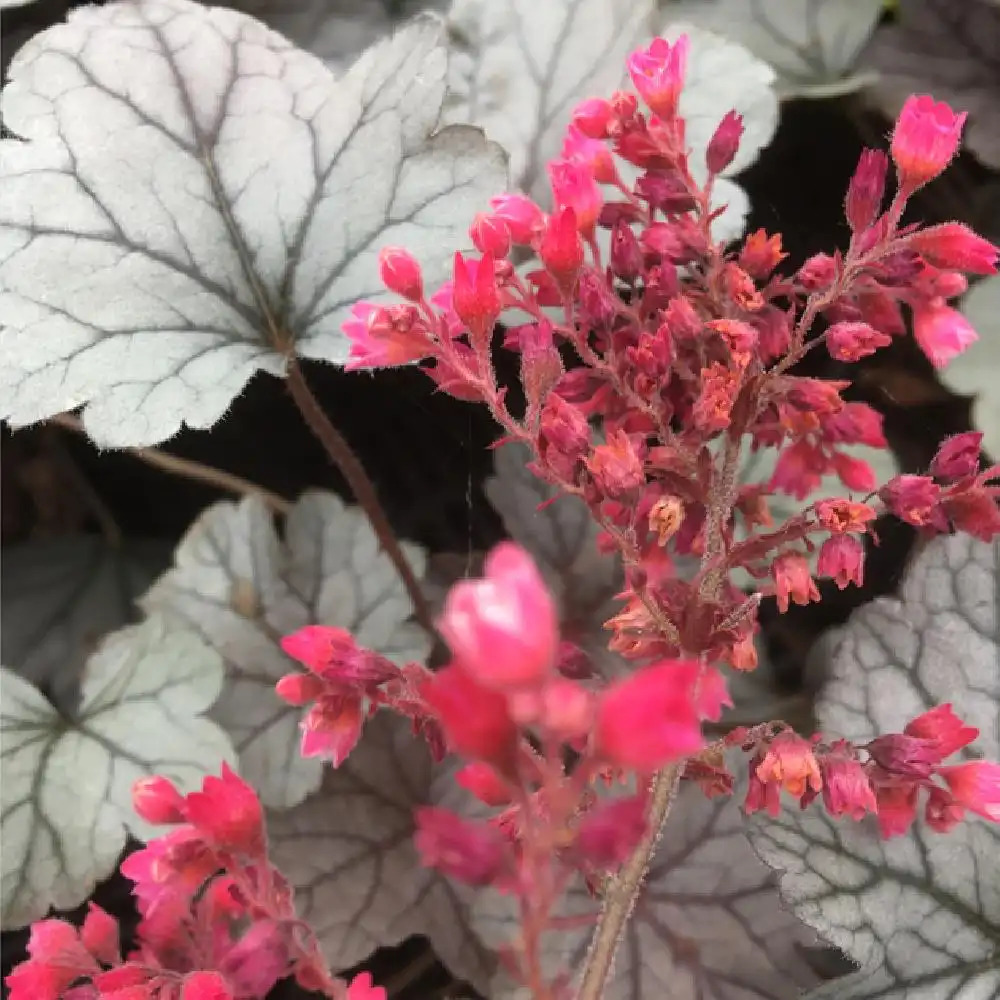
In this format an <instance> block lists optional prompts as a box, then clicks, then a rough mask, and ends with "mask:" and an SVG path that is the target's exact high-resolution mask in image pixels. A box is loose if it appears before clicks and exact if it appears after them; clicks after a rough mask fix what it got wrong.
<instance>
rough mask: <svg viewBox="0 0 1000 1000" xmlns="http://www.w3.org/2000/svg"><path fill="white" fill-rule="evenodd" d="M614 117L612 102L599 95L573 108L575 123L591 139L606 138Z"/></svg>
mask: <svg viewBox="0 0 1000 1000" xmlns="http://www.w3.org/2000/svg"><path fill="white" fill-rule="evenodd" d="M614 118H615V109H614V108H613V107H612V106H611V102H610V101H605V100H603V99H602V98H599V97H592V98H590V99H589V100H586V101H581V102H580V103H579V104H578V105H577V106H576V107H575V108H574V109H573V124H574V125H575V126H576V127H577V128H578V129H579V130H580V131H581V132H582V133H583V134H584V135H585V136H587V137H588V138H589V139H606V138H607V137H608V127H609V126H610V124H611V122H612V121H613V120H614Z"/></svg>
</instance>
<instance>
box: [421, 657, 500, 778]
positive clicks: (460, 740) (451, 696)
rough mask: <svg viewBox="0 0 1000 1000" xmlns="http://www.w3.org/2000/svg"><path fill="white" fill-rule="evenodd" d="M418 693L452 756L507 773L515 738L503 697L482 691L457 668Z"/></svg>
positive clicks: (447, 670)
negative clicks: (487, 763) (477, 761)
mask: <svg viewBox="0 0 1000 1000" xmlns="http://www.w3.org/2000/svg"><path fill="white" fill-rule="evenodd" d="M420 693H421V695H422V696H423V698H424V700H425V701H426V702H427V705H428V707H429V708H430V710H431V712H432V713H433V714H434V715H435V716H436V718H437V720H438V722H439V723H440V725H441V728H442V730H443V731H444V735H445V739H446V740H447V742H448V745H449V747H450V748H451V749H452V750H453V751H454V752H455V753H459V754H461V755H462V756H463V757H471V758H472V759H474V760H484V761H488V762H490V763H492V764H494V765H495V766H496V767H498V768H499V769H500V770H501V771H506V770H507V768H508V767H509V765H510V762H511V759H512V755H513V752H514V750H515V747H516V746H517V738H518V734H517V727H516V726H515V725H514V720H513V719H512V718H511V716H510V711H509V709H508V707H507V699H506V698H505V697H504V696H503V695H502V694H500V693H499V692H497V691H494V690H492V689H490V688H485V687H483V686H482V685H481V684H479V683H477V682H476V681H475V680H474V679H473V678H472V677H470V676H469V675H468V674H467V673H466V672H465V671H464V670H462V669H459V668H458V667H457V666H451V667H446V668H445V669H444V670H439V671H437V673H435V674H432V675H431V676H430V677H429V678H427V680H426V681H424V683H423V684H422V685H421V687H420Z"/></svg>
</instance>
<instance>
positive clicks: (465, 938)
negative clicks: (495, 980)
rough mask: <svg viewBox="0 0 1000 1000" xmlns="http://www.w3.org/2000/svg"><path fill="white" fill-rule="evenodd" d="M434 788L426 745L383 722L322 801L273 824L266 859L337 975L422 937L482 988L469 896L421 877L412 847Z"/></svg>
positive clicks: (396, 722)
mask: <svg viewBox="0 0 1000 1000" xmlns="http://www.w3.org/2000/svg"><path fill="white" fill-rule="evenodd" d="M433 779H434V769H433V766H432V763H431V759H430V755H429V753H428V752H427V749H426V747H425V746H424V744H423V743H422V742H421V741H420V740H419V739H418V738H417V737H414V735H413V733H412V732H411V731H410V728H409V726H408V724H407V723H406V722H405V721H403V720H401V719H399V718H398V717H395V716H392V715H390V714H388V713H385V712H380V713H379V714H378V715H376V716H375V718H374V719H372V720H371V721H370V722H369V723H368V725H367V726H366V727H365V733H364V736H363V737H362V740H361V743H360V744H359V745H358V747H357V748H356V749H355V750H354V751H353V753H352V754H351V755H350V756H349V757H348V758H347V761H346V762H345V763H344V764H342V765H341V766H340V767H339V768H338V769H337V770H332V769H330V768H327V770H326V775H325V777H324V779H323V786H322V788H321V789H320V791H319V792H317V793H316V794H315V795H313V796H312V797H310V798H309V799H307V800H306V801H305V802H304V803H302V804H301V805H299V806H297V807H296V808H294V809H291V810H288V811H285V812H282V813H278V814H274V815H272V816H271V817H270V819H269V822H268V830H269V834H270V838H271V856H272V858H273V860H274V862H275V864H276V865H277V866H278V867H279V868H280V869H281V871H282V872H283V873H284V874H285V876H286V877H288V878H289V879H290V881H291V882H292V884H293V885H294V886H295V891H296V904H297V907H298V911H299V913H300V915H301V916H302V917H303V919H305V920H308V921H309V924H310V926H311V927H312V928H313V929H314V930H315V931H316V933H317V934H318V935H319V938H320V941H321V942H322V944H323V949H324V953H325V955H326V958H327V960H328V961H329V962H330V964H331V965H332V966H333V967H334V968H336V969H343V968H346V967H348V966H351V965H354V964H355V963H356V962H358V961H360V960H361V959H363V958H365V957H366V956H367V955H369V954H370V953H371V952H372V951H374V950H375V949H376V948H378V947H379V946H380V945H391V944H394V943H396V942H398V941H401V940H403V939H404V938H407V937H409V936H410V935H413V934H423V935H426V936H427V937H429V938H430V940H431V942H432V944H433V945H434V950H435V951H436V952H437V954H438V955H439V956H440V958H441V959H442V961H444V962H445V964H446V965H447V966H448V967H449V968H450V969H451V971H452V972H453V973H454V974H455V975H456V976H458V977H460V978H465V979H468V980H470V981H473V982H478V983H483V982H486V981H488V979H489V975H490V972H491V970H492V968H493V965H494V960H493V958H492V956H491V955H490V954H489V952H488V951H487V950H486V949H485V948H484V946H483V945H482V944H481V943H480V942H479V940H478V939H477V938H476V936H475V935H474V934H473V933H472V932H471V930H470V929H469V921H468V913H467V909H468V907H467V899H466V894H465V893H464V892H463V891H462V890H461V888H460V887H458V886H454V885H453V884H452V883H450V882H448V881H447V880H446V879H444V878H442V877H441V876H439V875H438V874H437V873H436V872H433V871H431V870H428V869H425V868H423V867H422V866H421V864H420V859H419V857H418V855H417V851H416V848H415V847H414V845H413V834H414V822H413V811H414V809H415V808H416V807H418V806H421V805H424V804H426V803H427V802H428V800H429V799H430V790H431V783H432V780H433Z"/></svg>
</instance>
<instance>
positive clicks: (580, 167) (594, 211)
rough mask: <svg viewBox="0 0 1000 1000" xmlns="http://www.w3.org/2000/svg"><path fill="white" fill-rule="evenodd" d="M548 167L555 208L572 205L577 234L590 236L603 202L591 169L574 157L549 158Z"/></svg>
mask: <svg viewBox="0 0 1000 1000" xmlns="http://www.w3.org/2000/svg"><path fill="white" fill-rule="evenodd" d="M548 171H549V182H550V183H551V185H552V198H553V201H554V203H555V206H556V210H557V211H560V210H562V209H566V208H571V209H573V212H574V213H575V214H576V225H577V229H578V230H579V231H580V233H581V235H583V236H585V237H589V236H591V235H592V234H593V232H594V226H595V225H596V224H597V217H598V215H599V214H600V212H601V206H602V205H603V204H604V196H603V195H602V194H601V189H600V187H599V186H598V184H597V180H596V179H595V177H594V174H593V171H592V170H591V169H590V167H589V166H587V164H585V163H580V162H578V161H576V160H553V161H552V162H551V163H549V165H548Z"/></svg>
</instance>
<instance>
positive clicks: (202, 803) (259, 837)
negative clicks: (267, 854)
mask: <svg viewBox="0 0 1000 1000" xmlns="http://www.w3.org/2000/svg"><path fill="white" fill-rule="evenodd" d="M184 810H185V814H186V816H187V819H188V822H189V823H191V824H192V825H193V826H195V827H196V828H197V829H198V831H199V832H200V833H201V834H202V835H203V836H204V837H205V838H206V839H207V840H208V841H209V842H210V843H212V844H214V845H215V846H216V847H217V848H219V849H221V850H224V851H234V852H236V853H238V854H247V855H251V856H254V857H259V856H260V855H262V854H263V853H264V817H263V812H262V810H261V806H260V800H259V799H258V798H257V793H256V792H255V791H254V790H253V789H252V788H251V787H250V785H248V784H247V783H246V782H245V781H244V780H243V779H242V778H241V777H240V776H239V775H238V774H236V772H235V771H233V769H232V768H231V767H230V766H229V765H228V764H226V763H223V765H222V777H221V778H216V777H215V776H214V775H209V776H208V777H207V778H205V780H204V781H203V782H202V785H201V791H200V792H191V793H190V794H189V795H188V796H187V798H186V799H185V801H184Z"/></svg>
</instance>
